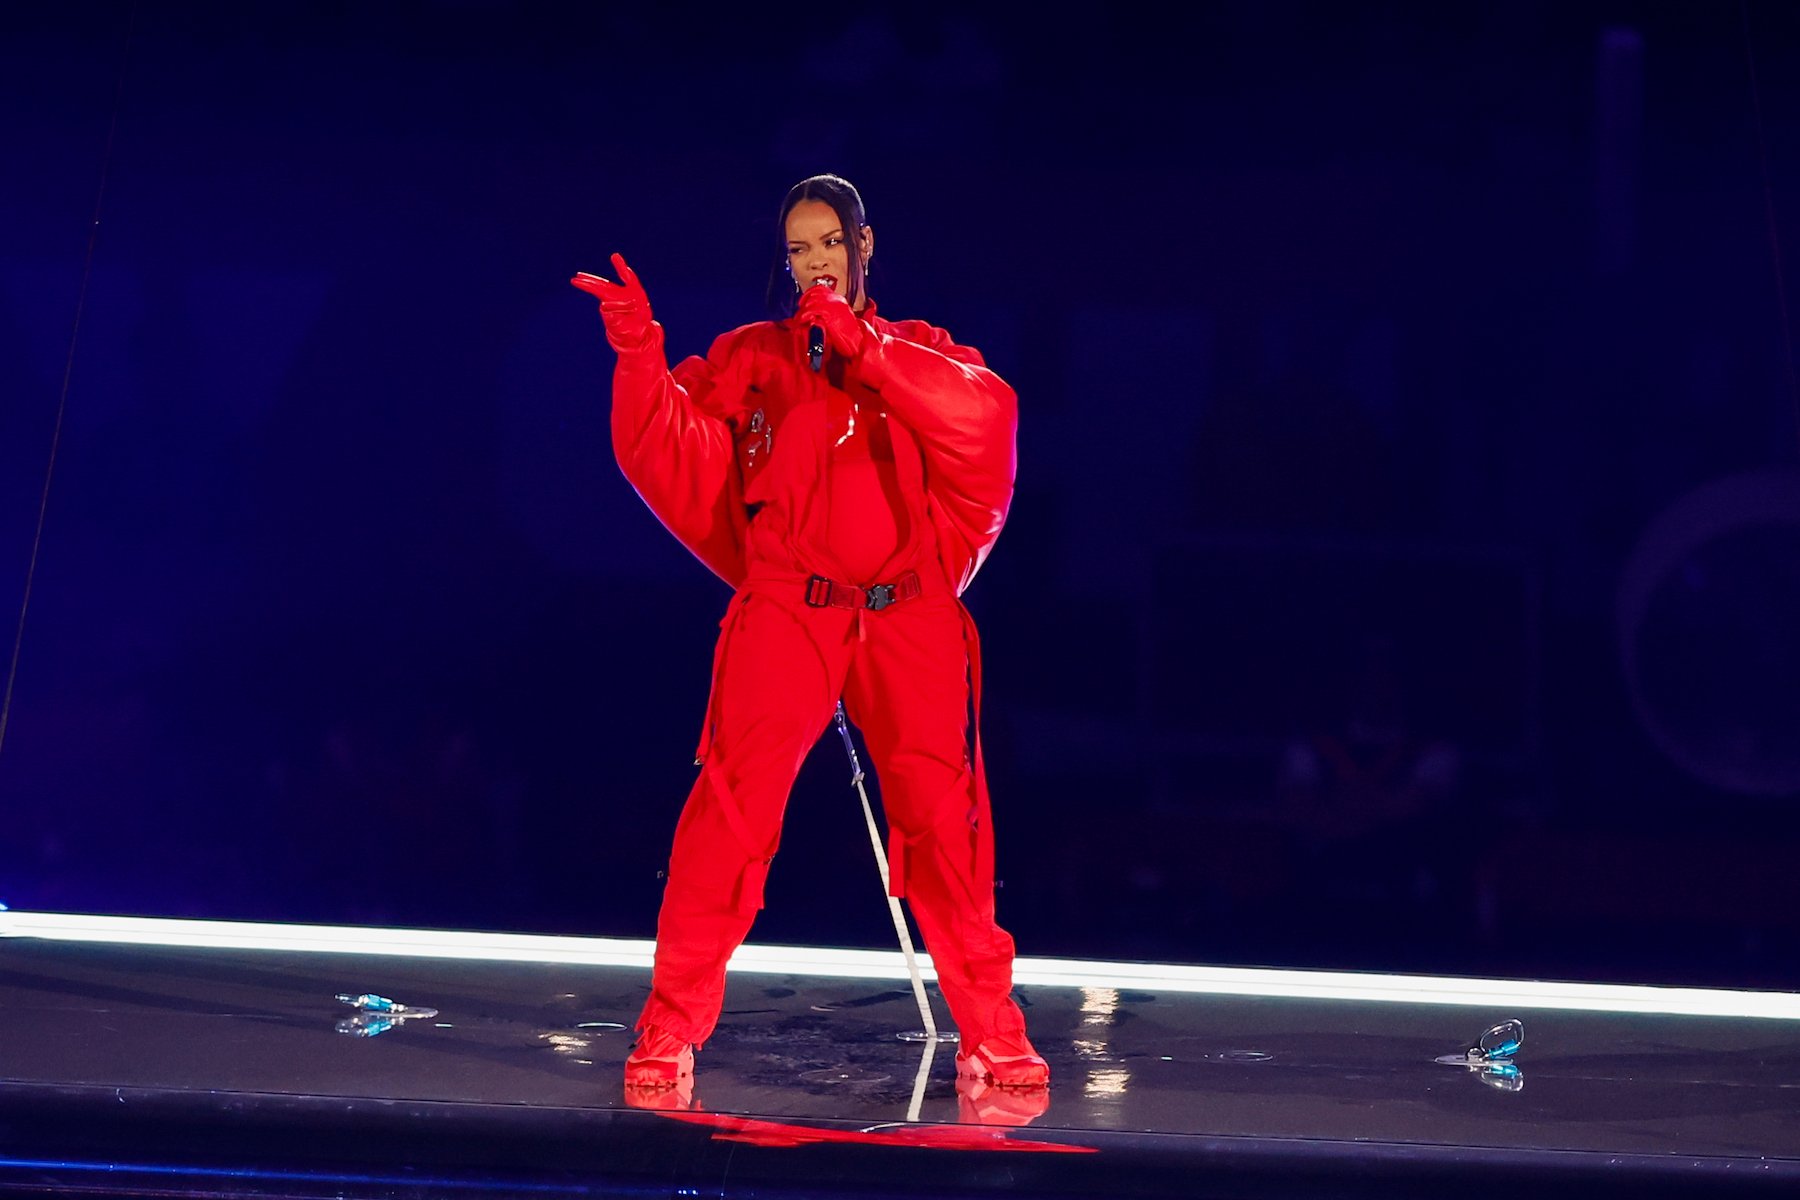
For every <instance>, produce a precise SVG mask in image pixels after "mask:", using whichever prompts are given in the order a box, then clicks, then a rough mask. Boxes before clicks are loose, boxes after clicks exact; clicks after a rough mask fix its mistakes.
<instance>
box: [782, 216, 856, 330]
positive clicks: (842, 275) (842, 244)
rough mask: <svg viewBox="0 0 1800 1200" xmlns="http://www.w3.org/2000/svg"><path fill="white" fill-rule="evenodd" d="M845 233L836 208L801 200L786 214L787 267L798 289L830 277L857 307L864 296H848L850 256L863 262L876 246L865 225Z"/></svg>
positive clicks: (834, 284) (839, 292) (835, 286)
mask: <svg viewBox="0 0 1800 1200" xmlns="http://www.w3.org/2000/svg"><path fill="white" fill-rule="evenodd" d="M853 232H854V236H850V235H847V234H846V233H845V231H844V223H843V222H842V221H840V220H838V215H837V210H836V209H834V208H832V207H831V205H829V204H827V203H825V202H824V201H823V200H802V201H801V202H800V203H798V204H796V205H794V207H793V208H792V209H791V210H789V212H788V216H787V249H788V270H789V271H790V272H791V273H792V274H793V276H794V282H795V283H797V284H799V285H800V288H801V290H803V291H804V290H805V289H806V288H809V287H811V286H812V284H813V281H814V280H816V279H820V278H824V277H826V276H829V277H830V278H831V281H832V283H831V286H832V289H833V290H834V291H836V292H837V293H838V294H839V295H840V296H843V297H844V298H846V299H847V300H849V301H850V303H851V304H853V305H855V306H856V307H857V308H861V307H862V306H863V297H862V296H861V294H860V293H859V294H858V295H855V296H852V295H850V293H849V291H847V290H846V289H848V288H849V287H850V255H851V254H852V253H854V254H855V255H856V256H857V257H858V258H859V259H861V260H862V262H863V263H865V264H866V263H867V262H868V261H869V255H870V254H872V253H873V252H874V249H875V235H874V233H872V232H871V231H870V230H869V229H868V228H867V227H866V226H865V227H864V228H862V229H860V230H856V231H853Z"/></svg>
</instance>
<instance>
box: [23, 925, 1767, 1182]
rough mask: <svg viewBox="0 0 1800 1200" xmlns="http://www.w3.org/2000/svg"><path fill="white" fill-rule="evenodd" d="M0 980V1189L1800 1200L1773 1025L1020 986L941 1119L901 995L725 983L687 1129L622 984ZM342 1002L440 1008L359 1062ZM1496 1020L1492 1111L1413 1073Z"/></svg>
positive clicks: (748, 979)
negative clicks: (634, 1028) (1045, 1077)
mask: <svg viewBox="0 0 1800 1200" xmlns="http://www.w3.org/2000/svg"><path fill="white" fill-rule="evenodd" d="M0 967H3V969H0V1004H3V1005H4V1021H5V1037H4V1040H3V1042H0V1056H3V1061H4V1072H3V1076H4V1080H5V1082H4V1084H0V1159H3V1160H4V1161H3V1162H0V1194H6V1195H15V1194H77V1195H87V1194H94V1195H148V1194H157V1195H165V1194H178V1195H205V1196H211V1195H234V1196H235V1195H253V1196H309V1197H310V1196H355V1197H363V1196H436V1195H460V1194H505V1195H520V1196H525V1195H530V1196H562V1195H588V1196H733V1197H737V1196H758V1197H778V1196H808V1197H812V1196H820V1197H822V1196H869V1197H875V1196H921V1195H932V1196H940V1195H942V1196H969V1197H973V1196H987V1195H997V1194H1008V1195H1020V1196H1109V1197H1110V1196H1201V1197H1208V1196H1221V1197H1224V1196H1289V1195H1292V1196H1322V1195H1330V1196H1371V1197H1373V1196H1424V1195H1455V1196H1458V1197H1468V1196H1493V1195H1502V1194H1504V1195H1509V1196H1510V1195H1515V1194H1517V1195H1524V1196H1533V1195H1542V1194H1546V1193H1551V1194H1559V1195H1561V1194H1568V1195H1576V1194H1579V1195H1583V1196H1593V1195H1605V1196H1627V1195H1629V1196H1659V1195H1674V1194H1688V1195H1736V1194H1745V1195H1749V1194H1768V1195H1773V1194H1777V1193H1788V1194H1800V1082H1797V1081H1800V1021H1796V1020H1787V1019H1745V1018H1720V1017H1696V1016H1668V1015H1618V1014H1610V1013H1594V1012H1579V1011H1563V1010H1553V1009H1544V1008H1530V1009H1507V1008H1505V1007H1503V1006H1498V1005H1497V1006H1495V1007H1493V1008H1491V1009H1489V1008H1482V1007H1478V1006H1477V1007H1468V1006H1457V1005H1435V1004H1410V1003H1371V1002H1357V1001H1349V1000H1321V999H1279V998H1269V997H1244V996H1218V995H1196V994H1175V993H1161V994H1159V993H1157V992H1156V991H1154V990H1135V989H1132V990H1123V991H1120V990H1116V989H1110V988H1106V987H1087V988H1078V987H1050V986H1025V987H1021V989H1020V996H1021V999H1022V1000H1023V1001H1024V1002H1025V1003H1026V1005H1027V1012H1028V1014H1029V1017H1030V1019H1031V1021H1032V1032H1033V1035H1034V1036H1035V1038H1036V1041H1037V1044H1038V1046H1039V1048H1040V1049H1041V1050H1042V1051H1043V1052H1044V1053H1045V1055H1046V1056H1047V1057H1048V1058H1049V1059H1050V1061H1051V1066H1052V1070H1053V1072H1054V1083H1053V1087H1052V1090H1051V1092H1050V1094H1049V1103H1048V1108H1047V1110H1046V1111H1043V1112H1042V1113H1041V1114H1036V1115H1034V1104H1033V1103H1032V1101H1031V1099H1030V1098H1029V1097H1023V1098H1021V1097H1014V1096H1003V1095H1001V1096H997V1095H970V1094H966V1093H965V1094H959V1093H958V1091H957V1089H956V1087H955V1085H954V1082H953V1075H954V1072H953V1065H952V1062H951V1056H952V1054H953V1052H954V1051H953V1048H950V1047H939V1048H938V1049H937V1050H936V1053H935V1055H934V1058H933V1061H932V1062H931V1064H930V1068H929V1074H928V1077H927V1079H926V1082H925V1085H924V1087H923V1089H922V1091H920V1092H919V1094H918V1096H917V1098H915V1080H916V1078H917V1076H918V1074H919V1066H920V1062H921V1056H922V1054H923V1053H925V1052H926V1047H924V1046H922V1045H920V1044H917V1043H911V1042H906V1041H902V1040H900V1039H899V1038H898V1037H897V1036H896V1035H897V1034H898V1033H899V1032H902V1031H906V1030H911V1029H916V1028H917V1026H918V1024H919V1018H918V1013H917V1010H916V1009H915V1007H914V1005H913V1001H912V998H911V995H910V993H909V991H908V990H907V988H906V987H905V985H904V984H899V983H895V982H893V981H891V980H879V979H877V980H855V979H841V978H821V977H812V976H791V975H790V976H783V975H775V974H736V973H734V974H733V976H732V979H731V986H730V995H729V1001H728V1005H727V1014H726V1016H725V1019H724V1021H723V1023H722V1024H721V1026H720V1030H719V1033H718V1035H717V1037H716V1038H715V1040H714V1041H713V1042H712V1043H711V1044H710V1045H709V1046H708V1047H707V1048H706V1049H705V1051H704V1053H702V1054H701V1055H700V1057H699V1065H698V1074H697V1083H696V1086H695V1088H694V1092H693V1096H692V1107H691V1109H690V1110H687V1111H641V1110H638V1109H634V1108H632V1107H628V1106H627V1105H626V1104H625V1103H624V1102H623V1098H622V1095H621V1088H620V1084H619V1076H620V1063H621V1060H622V1059H623V1058H624V1056H625V1053H626V1049H627V1045H628V1040H629V1033H628V1032H627V1031H626V1030H625V1029H624V1028H622V1027H621V1026H623V1025H625V1024H628V1023H629V1022H630V1021H631V1020H632V1018H633V1016H634V1015H635V1013H636V1010H637V1008H638V1005H639V1004H640V1002H641V1001H642V999H643V996H644V994H645V989H646V984H647V979H648V976H647V972H646V971H644V970H643V969H642V968H633V967H602V966H587V965H541V964H523V963H504V962H486V961H459V960H442V959H439V960H432V959H417V958H401V957H382V956H375V955H366V954H319V953H297V952H292V951H286V950H242V949H233V950H226V949H171V948H157V947H134V946H127V945H117V944H79V943H69V942H60V941H48V940H39V939H36V938H31V937H11V938H5V939H0ZM340 992H347V993H363V992H374V993H379V994H381V995H385V996H388V997H391V998H393V999H395V1000H399V1001H401V1002H403V1003H407V1004H413V1005H429V1006H433V1007H435V1008H437V1009H438V1010H440V1011H439V1015H437V1016H436V1017H431V1018H425V1019H418V1020H412V1021H408V1022H405V1023H403V1024H401V1025H399V1026H397V1027H395V1028H391V1029H388V1030H387V1031H386V1032H383V1033H381V1034H379V1035H378V1036H374V1037H366V1036H365V1037H359V1036H354V1035H351V1034H347V1033H343V1032H339V1030H338V1026H339V1023H340V1022H341V1021H344V1020H345V1019H346V1018H350V1017H352V1016H353V1014H352V1013H351V1011H350V1009H348V1008H347V1007H346V1006H345V1005H343V1004H341V1003H339V1002H338V1001H337V1000H336V999H335V996H336V994H337V993H340ZM939 1011H940V1012H941V1011H942V1010H941V1008H940V1010H939ZM1508 1017H1519V1018H1522V1019H1523V1020H1524V1022H1525V1026H1526V1031H1527V1036H1526V1042H1525V1045H1524V1047H1523V1049H1522V1050H1521V1051H1520V1052H1519V1054H1518V1056H1517V1058H1516V1063H1517V1066H1518V1067H1519V1068H1520V1077H1519V1079H1518V1080H1517V1081H1516V1082H1517V1083H1518V1085H1519V1086H1518V1087H1517V1089H1516V1090H1508V1087H1507V1086H1501V1085H1506V1084H1507V1081H1506V1080H1505V1079H1503V1078H1501V1077H1500V1076H1498V1075H1490V1076H1487V1077H1485V1078H1484V1077H1483V1075H1481V1074H1478V1073H1477V1072H1475V1071H1472V1070H1470V1069H1469V1068H1466V1067H1462V1066H1455V1065H1444V1064H1440V1063H1437V1062H1435V1061H1434V1059H1436V1058H1437V1057H1438V1056H1441V1055H1447V1054H1455V1053H1458V1052H1460V1051H1462V1050H1464V1049H1465V1048H1467V1047H1468V1046H1469V1045H1470V1044H1471V1043H1472V1042H1473V1040H1474V1039H1475V1038H1476V1037H1477V1036H1478V1035H1479V1034H1480V1033H1481V1031H1482V1030H1483V1029H1485V1028H1487V1027H1488V1026H1490V1025H1492V1024H1495V1023H1496V1022H1498V1021H1501V1020H1503V1019H1505V1018H1508ZM681 1099H683V1098H679V1097H677V1098H672V1100H671V1102H679V1101H680V1100H681ZM915 1103H916V1104H917V1106H918V1120H916V1121H909V1120H908V1116H909V1110H910V1109H912V1108H913V1106H914V1105H915Z"/></svg>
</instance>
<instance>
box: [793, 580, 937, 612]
mask: <svg viewBox="0 0 1800 1200" xmlns="http://www.w3.org/2000/svg"><path fill="white" fill-rule="evenodd" d="M921 590H922V589H921V588H920V586H919V573H918V572H917V571H908V572H907V573H906V574H904V575H902V576H901V577H900V578H898V579H896V580H895V581H894V582H892V583H878V584H876V585H875V586H873V587H866V588H862V587H855V586H853V585H851V584H847V583H834V582H832V581H831V580H829V579H827V578H825V577H824V576H823V575H814V576H813V577H812V578H810V579H808V580H807V581H806V602H807V604H809V605H811V606H812V607H813V608H866V609H868V610H869V611H870V612H880V611H881V610H882V609H884V608H887V607H888V606H889V605H891V604H898V603H900V601H902V600H911V599H913V598H915V597H916V596H918V595H919V593H920V591H921Z"/></svg>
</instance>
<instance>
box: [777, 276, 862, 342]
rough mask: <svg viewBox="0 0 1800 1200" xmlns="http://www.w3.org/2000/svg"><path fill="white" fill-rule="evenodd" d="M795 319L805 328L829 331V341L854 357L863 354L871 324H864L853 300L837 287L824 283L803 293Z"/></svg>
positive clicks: (826, 340) (795, 310) (797, 306)
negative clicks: (851, 302)
mask: <svg viewBox="0 0 1800 1200" xmlns="http://www.w3.org/2000/svg"><path fill="white" fill-rule="evenodd" d="M794 322H795V324H797V325H798V326H799V327H800V328H801V329H807V328H810V327H811V326H814V325H817V326H818V327H819V328H821V329H823V330H824V331H825V343H826V344H827V345H828V346H830V347H831V348H832V349H833V350H834V351H836V352H837V353H839V354H841V355H843V356H844V357H845V358H848V359H852V360H854V359H856V358H857V357H858V356H860V355H861V354H862V352H863V346H864V344H865V343H866V342H867V340H868V336H869V330H868V326H866V325H864V324H863V323H862V319H861V318H860V317H858V316H857V315H856V310H855V309H853V308H851V307H850V302H849V301H848V300H846V299H844V298H843V297H842V296H840V295H838V294H837V291H836V289H834V288H829V287H826V286H824V285H823V284H819V285H816V286H814V287H809V288H807V289H806V290H805V291H804V292H801V293H800V303H799V304H798V305H796V306H795V308H794Z"/></svg>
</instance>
